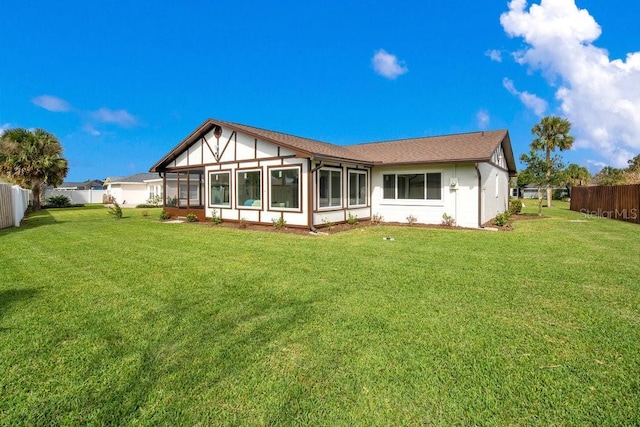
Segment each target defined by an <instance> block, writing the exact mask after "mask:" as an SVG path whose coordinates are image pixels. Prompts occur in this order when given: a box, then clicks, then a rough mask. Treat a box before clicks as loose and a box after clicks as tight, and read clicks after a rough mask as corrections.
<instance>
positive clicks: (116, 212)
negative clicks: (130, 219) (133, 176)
mask: <svg viewBox="0 0 640 427" xmlns="http://www.w3.org/2000/svg"><path fill="white" fill-rule="evenodd" d="M109 215H113V216H114V217H115V219H122V208H121V207H120V205H119V204H118V202H115V201H114V202H113V206H111V207H110V208H109Z"/></svg>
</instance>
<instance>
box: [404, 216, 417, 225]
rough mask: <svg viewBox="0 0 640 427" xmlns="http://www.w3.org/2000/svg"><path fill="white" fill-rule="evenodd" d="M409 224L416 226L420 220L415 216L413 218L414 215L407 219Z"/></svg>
mask: <svg viewBox="0 0 640 427" xmlns="http://www.w3.org/2000/svg"><path fill="white" fill-rule="evenodd" d="M407 222H408V223H409V225H413V224H415V223H416V222H418V218H416V217H415V216H413V215H409V216H408V217H407Z"/></svg>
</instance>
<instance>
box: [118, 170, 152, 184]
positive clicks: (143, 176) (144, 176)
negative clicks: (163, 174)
mask: <svg viewBox="0 0 640 427" xmlns="http://www.w3.org/2000/svg"><path fill="white" fill-rule="evenodd" d="M150 179H161V178H160V177H159V176H158V174H157V173H149V172H142V173H137V174H135V175H130V176H124V177H123V176H112V177H108V178H107V180H108V181H109V182H110V183H112V184H113V183H116V182H144V181H147V180H150Z"/></svg>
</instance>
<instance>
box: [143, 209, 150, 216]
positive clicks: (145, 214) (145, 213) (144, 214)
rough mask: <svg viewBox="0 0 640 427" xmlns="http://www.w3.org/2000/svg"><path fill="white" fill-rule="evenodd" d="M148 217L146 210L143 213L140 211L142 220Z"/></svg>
mask: <svg viewBox="0 0 640 427" xmlns="http://www.w3.org/2000/svg"><path fill="white" fill-rule="evenodd" d="M148 216H149V211H148V210H144V211H142V217H143V218H146V217H148Z"/></svg>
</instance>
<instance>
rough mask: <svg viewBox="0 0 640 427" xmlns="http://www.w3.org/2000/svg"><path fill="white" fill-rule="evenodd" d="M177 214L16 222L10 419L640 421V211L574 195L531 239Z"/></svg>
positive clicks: (2, 288) (85, 214)
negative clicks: (326, 230)
mask: <svg viewBox="0 0 640 427" xmlns="http://www.w3.org/2000/svg"><path fill="white" fill-rule="evenodd" d="M526 210H527V211H529V212H531V213H533V212H535V211H536V207H534V206H532V207H531V208H529V207H527V208H526ZM158 213H159V210H150V211H149V216H147V217H144V216H142V215H141V212H140V210H127V209H124V216H125V217H124V218H123V219H121V220H115V219H114V218H113V217H111V216H110V215H108V214H107V210H106V209H65V210H48V211H42V212H40V213H38V214H35V215H32V216H31V217H30V218H29V219H28V221H27V223H26V225H25V226H24V227H21V228H16V229H6V230H0V373H1V374H0V395H1V396H2V397H1V398H0V425H50V424H65V425H78V424H92V425H99V424H119V425H332V426H333V425H527V426H529V425H540V426H548V425H638V424H640V405H639V403H638V402H640V239H639V236H640V227H639V226H638V225H634V224H628V223H624V222H618V221H614V220H608V219H595V218H584V217H583V216H582V215H581V214H579V213H576V212H571V211H569V210H568V208H567V206H566V204H561V203H558V205H557V206H555V207H553V208H545V210H544V214H545V216H546V217H545V218H544V219H532V220H522V221H518V222H516V223H515V224H514V231H511V232H489V231H472V230H450V229H424V228H414V227H391V226H373V227H369V228H364V229H354V230H353V231H349V232H344V233H338V234H333V235H329V236H299V235H293V234H284V233H277V232H255V231H247V230H236V229H233V228H226V227H214V226H211V225H208V224H207V225H204V224H187V223H185V224H169V223H161V222H159V221H158V220H157V218H158ZM386 236H392V237H394V240H385V239H383V237H386Z"/></svg>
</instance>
